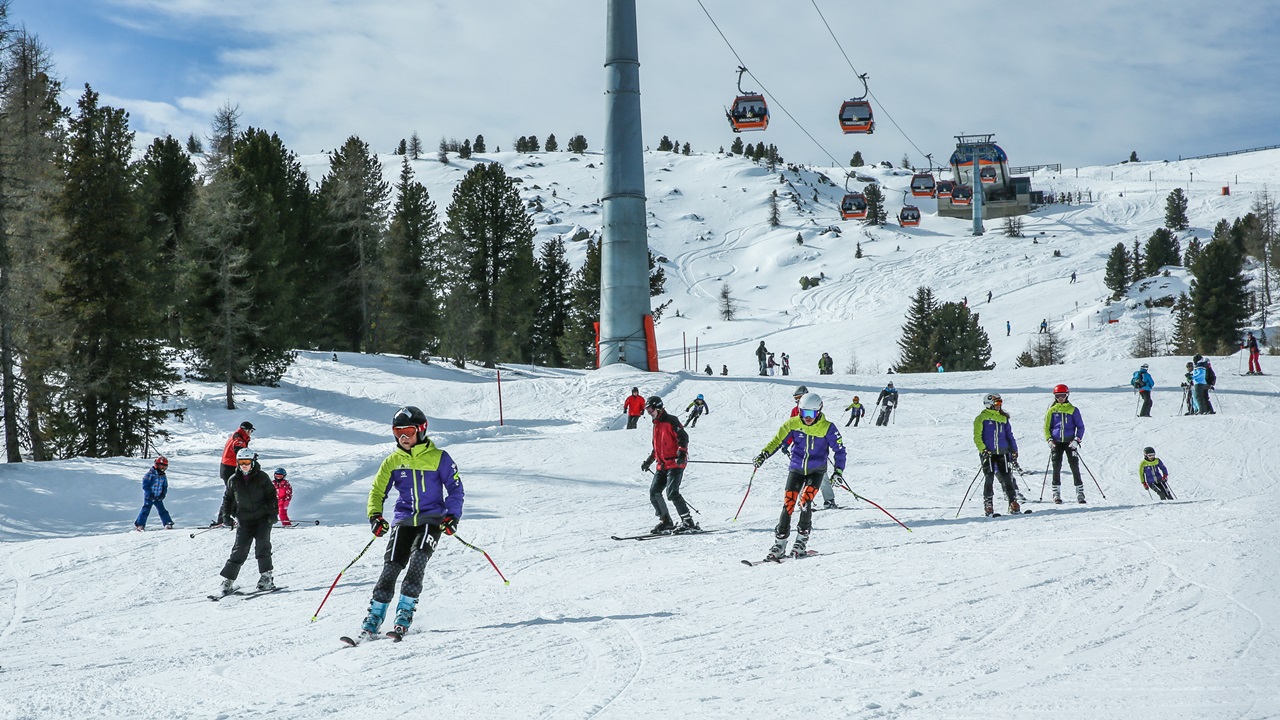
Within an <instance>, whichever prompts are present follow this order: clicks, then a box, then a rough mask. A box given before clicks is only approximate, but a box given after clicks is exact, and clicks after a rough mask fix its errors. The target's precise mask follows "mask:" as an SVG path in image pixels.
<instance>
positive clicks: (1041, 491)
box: [1040, 451, 1053, 502]
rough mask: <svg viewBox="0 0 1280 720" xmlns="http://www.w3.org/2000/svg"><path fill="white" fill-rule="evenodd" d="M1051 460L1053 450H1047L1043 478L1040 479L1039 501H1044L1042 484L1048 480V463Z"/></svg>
mask: <svg viewBox="0 0 1280 720" xmlns="http://www.w3.org/2000/svg"><path fill="white" fill-rule="evenodd" d="M1051 462H1053V452H1052V451H1050V452H1049V459H1048V460H1045V461H1044V479H1042V480H1041V481H1040V502H1044V485H1045V483H1047V482H1049V463H1051Z"/></svg>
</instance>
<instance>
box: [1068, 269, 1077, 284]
mask: <svg viewBox="0 0 1280 720" xmlns="http://www.w3.org/2000/svg"><path fill="white" fill-rule="evenodd" d="M1075 281H1076V271H1075V270H1072V271H1071V282H1072V283H1074V282H1075ZM1069 284H1071V283H1068V285H1069Z"/></svg>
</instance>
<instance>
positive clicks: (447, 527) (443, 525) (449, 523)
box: [440, 515, 458, 535]
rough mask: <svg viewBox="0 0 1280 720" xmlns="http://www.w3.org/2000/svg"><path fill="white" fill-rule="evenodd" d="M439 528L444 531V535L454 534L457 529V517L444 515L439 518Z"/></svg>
mask: <svg viewBox="0 0 1280 720" xmlns="http://www.w3.org/2000/svg"><path fill="white" fill-rule="evenodd" d="M440 529H441V530H443V531H444V534H445V535H452V534H454V533H455V532H457V531H458V518H456V517H454V516H452V515H445V516H444V518H442V519H441V520H440Z"/></svg>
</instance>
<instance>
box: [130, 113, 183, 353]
mask: <svg viewBox="0 0 1280 720" xmlns="http://www.w3.org/2000/svg"><path fill="white" fill-rule="evenodd" d="M140 170H141V188H140V189H141V196H140V199H141V202H142V216H143V218H144V221H145V222H146V224H147V234H148V235H149V236H150V237H151V239H152V241H153V242H154V244H155V245H156V247H157V248H158V249H159V253H158V255H157V257H156V264H155V266H154V267H152V268H148V273H147V275H148V277H147V283H148V285H150V286H151V288H152V290H151V292H152V297H154V298H155V299H156V305H157V310H158V311H159V313H160V314H161V315H162V316H163V317H164V318H165V324H166V326H167V330H166V332H165V335H167V337H168V338H169V341H170V342H171V343H172V344H174V345H176V344H178V342H179V341H180V339H181V324H180V323H179V318H178V310H179V307H180V305H181V298H179V297H178V296H177V295H175V294H174V293H173V292H172V291H171V288H172V286H173V278H175V277H177V276H178V275H179V274H180V272H181V270H180V268H179V267H178V238H179V237H180V236H181V235H182V234H183V232H184V231H185V228H186V222H187V218H188V216H189V215H190V214H191V209H192V207H193V205H194V204H195V198H196V166H195V163H193V162H192V161H191V158H190V156H188V155H187V153H186V152H185V151H184V150H183V148H182V145H181V143H179V142H178V141H177V140H176V139H175V138H174V137H173V136H165V137H163V138H157V139H156V140H155V141H153V142H152V143H151V146H150V147H148V148H147V153H146V156H145V157H143V159H142V162H141V163H140Z"/></svg>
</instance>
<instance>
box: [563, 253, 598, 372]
mask: <svg viewBox="0 0 1280 720" xmlns="http://www.w3.org/2000/svg"><path fill="white" fill-rule="evenodd" d="M600 260H601V253H600V243H598V242H596V241H595V240H587V256H586V260H585V261H584V262H583V263H582V267H580V268H578V271H577V272H576V273H574V275H573V282H572V283H571V284H570V290H569V294H570V298H571V299H570V310H569V324H568V327H566V328H565V333H564V337H563V338H561V340H560V349H561V352H563V353H564V361H565V365H567V366H568V367H579V368H591V367H595V363H596V350H595V343H596V330H595V325H594V323H597V322H599V321H600V268H601V262H600Z"/></svg>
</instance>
